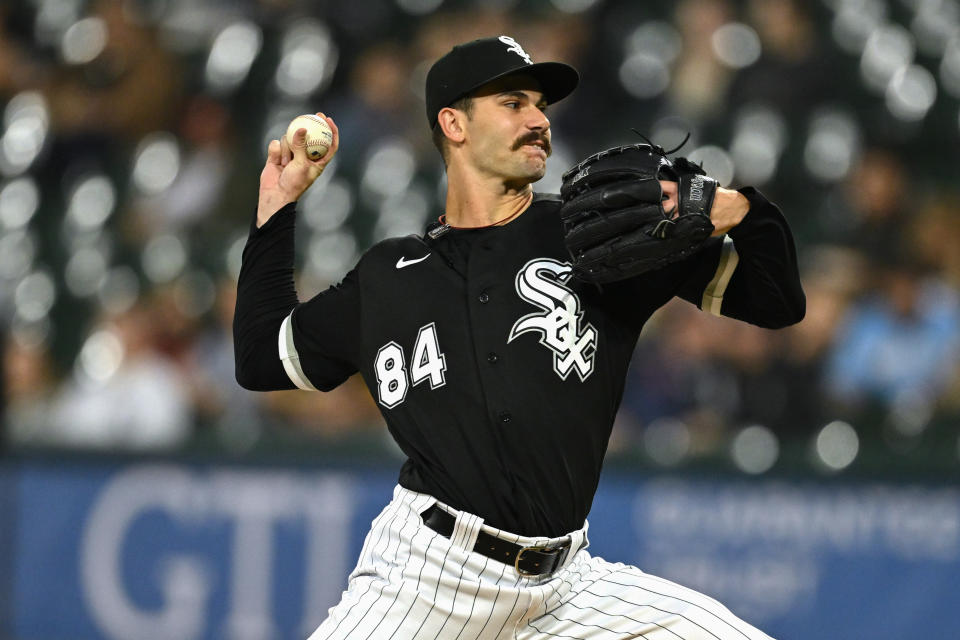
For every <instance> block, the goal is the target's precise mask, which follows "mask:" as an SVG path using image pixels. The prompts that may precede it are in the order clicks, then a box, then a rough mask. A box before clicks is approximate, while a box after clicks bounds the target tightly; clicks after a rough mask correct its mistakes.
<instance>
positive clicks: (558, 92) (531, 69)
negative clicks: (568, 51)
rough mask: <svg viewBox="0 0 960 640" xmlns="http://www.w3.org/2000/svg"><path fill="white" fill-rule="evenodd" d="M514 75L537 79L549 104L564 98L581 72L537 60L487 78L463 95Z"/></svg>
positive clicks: (566, 66)
mask: <svg viewBox="0 0 960 640" xmlns="http://www.w3.org/2000/svg"><path fill="white" fill-rule="evenodd" d="M514 75H527V76H530V77H532V78H533V79H534V80H536V81H537V84H539V85H540V91H541V92H542V93H543V97H544V99H545V100H546V101H547V104H553V103H554V102H557V101H559V100H563V99H564V98H566V97H567V96H568V95H570V94H571V93H573V90H574V89H576V88H577V85H578V84H580V74H579V73H578V72H577V70H576V69H574V68H573V67H571V66H570V65H568V64H564V63H562V62H537V63H535V64H530V65H527V66H524V67H520V68H517V69H511V70H510V71H506V72H504V73H501V74H500V75H498V76H494V77H492V78H487V79H486V80H484V81H483V82H482V83H480V84H478V85H477V86H475V87H471V88H470V89H469V90H468V91H466V92H465V93H464V94H463V95H469V94H471V93H473V92H474V91H476V90H477V89H479V88H480V87H482V86H483V85H485V84H489V83H491V82H493V81H494V80H499V79H501V78H506V77H508V76H514Z"/></svg>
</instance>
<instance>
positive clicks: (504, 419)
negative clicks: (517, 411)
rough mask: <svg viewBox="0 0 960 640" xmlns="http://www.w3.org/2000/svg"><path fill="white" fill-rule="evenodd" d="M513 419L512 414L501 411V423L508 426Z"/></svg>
mask: <svg viewBox="0 0 960 640" xmlns="http://www.w3.org/2000/svg"><path fill="white" fill-rule="evenodd" d="M512 419H513V416H512V415H510V412H509V411H501V412H500V422H502V423H504V424H506V423H508V422H510V421H511V420H512Z"/></svg>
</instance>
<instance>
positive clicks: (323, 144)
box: [287, 114, 333, 160]
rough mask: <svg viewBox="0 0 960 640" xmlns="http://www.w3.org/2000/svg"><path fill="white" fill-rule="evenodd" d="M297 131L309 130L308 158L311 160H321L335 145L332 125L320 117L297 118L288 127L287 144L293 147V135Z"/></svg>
mask: <svg viewBox="0 0 960 640" xmlns="http://www.w3.org/2000/svg"><path fill="white" fill-rule="evenodd" d="M297 129H306V130H307V157H308V158H310V159H311V160H319V159H320V158H322V157H323V156H325V155H327V149H329V148H330V145H331V144H332V143H333V131H331V130H330V125H328V124H327V121H326V120H324V119H323V118H321V117H320V116H315V115H313V114H306V115H302V116H297V117H296V118H294V119H293V121H291V122H290V126H289V127H287V144H289V145H290V147H291V148H292V147H293V134H295V133H296V132H297Z"/></svg>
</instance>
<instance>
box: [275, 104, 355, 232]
mask: <svg viewBox="0 0 960 640" xmlns="http://www.w3.org/2000/svg"><path fill="white" fill-rule="evenodd" d="M317 116H318V117H320V118H323V119H324V120H325V121H326V123H327V124H328V125H329V127H330V130H331V132H332V134H333V135H332V141H331V143H330V148H329V150H328V151H327V153H326V154H325V155H324V156H323V157H321V158H319V159H317V160H311V159H310V158H309V156H308V154H307V130H306V129H304V128H300V129H298V130H297V131H296V132H295V133H294V134H293V140H292V141H291V143H290V144H288V143H287V136H283V137H281V138H280V139H279V140H271V141H270V144H269V145H268V147H267V161H266V163H265V164H264V167H263V171H262V172H261V174H260V198H259V202H258V207H257V226H262V225H263V224H264V223H265V222H266V221H267V220H269V219H270V218H271V217H272V216H273V214H274V213H276V212H277V210H279V209H280V208H282V207H283V206H284V205H286V204H288V203H290V202H295V201H296V200H297V199H299V198H300V196H301V195H303V193H304V192H305V191H306V190H307V189H308V188H309V187H310V185H312V184H313V182H314V181H315V180H316V179H317V178H318V177H320V174H322V173H323V171H324V169H325V168H326V167H327V165H328V164H330V161H331V160H333V157H334V156H335V155H336V152H337V149H338V147H339V144H340V135H339V130H338V129H337V125H336V123H334V121H333V118H329V117H327V116H325V115H324V114H323V113H317Z"/></svg>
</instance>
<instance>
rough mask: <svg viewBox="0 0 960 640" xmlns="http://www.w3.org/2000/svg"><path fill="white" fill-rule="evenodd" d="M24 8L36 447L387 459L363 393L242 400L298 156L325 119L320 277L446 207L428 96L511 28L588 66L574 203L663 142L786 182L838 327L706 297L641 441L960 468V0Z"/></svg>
mask: <svg viewBox="0 0 960 640" xmlns="http://www.w3.org/2000/svg"><path fill="white" fill-rule="evenodd" d="M650 5H651V3H638V2H633V1H630V0H549V1H548V0H497V1H495V2H480V1H479V0H476V1H474V2H469V1H466V0H461V1H459V2H455V1H449V0H448V1H444V0H359V1H357V2H352V3H333V2H306V1H298V0H244V1H240V2H224V1H221V2H203V1H201V0H91V1H86V0H14V1H12V2H5V3H4V4H3V5H2V6H0V107H2V108H3V122H2V137H0V176H2V180H0V331H2V336H3V360H2V362H3V364H2V373H3V380H4V383H3V393H2V400H0V402H2V403H3V433H4V437H3V440H4V441H5V442H6V445H5V446H6V447H7V448H9V449H13V450H26V449H32V448H34V447H57V448H70V449H73V448H76V449H79V450H98V451H100V450H107V451H118V450H122V451H171V450H173V451H182V450H196V449H197V448H203V449H211V450H214V451H228V452H239V453H244V452H248V451H254V452H257V451H269V450H271V448H274V447H279V446H282V444H278V443H292V446H293V447H294V448H296V449H298V450H304V447H306V448H307V450H309V449H310V447H311V446H312V445H316V448H326V447H329V446H331V445H333V444H344V443H351V442H363V443H366V444H365V446H367V445H368V444H369V443H374V445H375V446H379V447H381V448H382V449H383V450H384V451H389V450H390V446H389V445H388V444H387V442H388V440H387V434H386V432H385V429H384V428H383V424H382V419H381V418H380V415H379V412H378V411H377V408H376V406H375V404H374V403H373V401H372V400H371V399H370V396H369V394H368V393H367V391H366V389H365V387H364V386H363V384H362V381H360V380H358V379H357V378H356V377H354V378H352V379H351V380H350V381H349V382H348V383H347V384H345V385H343V386H342V387H341V388H339V389H337V390H335V391H334V392H331V393H327V394H321V393H304V392H298V391H297V392H295V391H291V392H278V393H270V394H254V393H250V392H246V391H244V390H242V389H241V388H240V387H239V386H238V385H237V384H236V383H235V381H234V377H233V353H232V338H231V321H232V313H233V303H234V296H235V280H236V275H237V271H238V269H239V261H240V251H241V250H242V247H243V243H244V241H245V238H246V234H247V231H248V229H249V225H250V223H251V222H252V218H253V213H254V211H253V209H254V203H255V196H256V188H257V180H258V175H259V170H260V167H261V166H262V162H263V157H264V153H265V149H266V144H267V142H268V141H269V140H270V139H272V138H277V137H279V136H280V135H282V133H283V131H284V130H285V129H286V125H287V123H288V122H289V120H290V119H291V118H292V117H293V116H294V115H297V114H300V113H309V112H314V111H320V110H322V111H324V112H325V113H327V114H328V115H332V116H333V117H334V118H335V119H336V121H337V123H338V125H339V127H340V131H341V140H342V142H341V149H340V153H339V154H338V156H337V159H336V160H335V161H334V163H333V164H332V165H331V166H330V168H329V169H328V171H327V172H325V174H324V175H323V177H322V178H321V179H320V181H319V182H318V184H316V185H314V187H313V188H312V189H311V191H310V192H308V194H307V196H305V198H304V201H303V203H302V205H301V207H300V213H299V216H300V221H299V226H298V254H299V255H298V261H299V262H298V264H299V265H300V267H299V269H298V285H299V287H298V288H299V291H300V295H301V299H305V298H307V297H309V296H310V295H312V294H313V293H315V292H318V291H320V290H322V289H323V288H325V287H326V286H328V285H329V284H331V283H333V282H336V281H337V279H338V278H339V276H340V275H342V274H344V273H346V271H347V270H348V269H349V268H351V267H352V265H353V263H354V262H355V261H356V259H357V258H358V256H359V255H360V254H361V253H362V251H363V250H364V249H365V248H366V247H367V246H369V245H370V244H371V243H373V242H376V241H378V240H380V239H382V238H385V237H389V236H393V235H398V234H405V233H417V232H419V231H420V230H422V227H423V225H424V224H425V223H426V221H428V220H429V219H432V218H434V217H436V216H437V215H438V214H439V213H440V212H441V211H442V200H441V197H442V193H443V191H442V183H443V168H442V163H441V162H440V158H439V156H438V154H437V153H436V151H435V149H434V148H433V146H432V144H431V142H430V137H429V131H428V128H427V123H426V118H425V113H424V105H423V101H422V97H421V96H422V85H423V79H424V76H425V72H426V69H427V67H428V66H429V64H430V62H431V61H432V60H434V59H436V58H437V57H439V56H440V55H442V54H443V53H444V52H446V51H447V50H448V49H449V48H450V47H451V46H452V45H453V44H455V43H457V42H460V41H464V40H468V39H471V38H474V37H481V36H487V35H492V34H500V33H506V34H509V35H511V36H513V37H515V38H516V39H517V40H518V41H519V42H521V43H522V44H523V46H524V47H525V49H526V50H527V51H528V52H529V53H531V54H532V56H533V58H534V59H535V60H548V59H558V60H563V61H566V62H569V63H571V64H573V65H574V66H576V67H577V68H578V69H579V70H580V72H581V76H582V81H581V85H580V88H579V89H578V90H577V92H576V93H575V94H574V95H573V96H572V97H571V98H569V99H567V100H565V101H564V102H562V103H560V104H558V105H556V107H555V108H553V109H552V110H551V112H550V117H551V121H552V126H553V130H554V157H553V158H552V160H551V169H550V171H549V172H548V174H547V176H546V177H545V178H544V180H543V181H542V182H541V183H540V184H539V185H538V190H540V191H556V190H557V188H558V186H559V179H560V178H559V176H560V174H561V173H562V172H563V170H564V169H565V168H566V167H567V166H569V165H571V164H572V163H573V162H574V161H575V160H576V159H577V158H579V157H581V156H584V155H587V154H589V153H593V152H595V151H598V150H600V149H602V148H604V147H606V146H611V145H614V144H626V143H631V142H634V141H638V140H637V138H636V136H635V134H634V133H632V132H631V131H630V129H631V128H635V129H637V130H639V131H641V132H643V133H645V135H647V136H648V137H650V138H651V139H653V140H654V141H656V142H657V143H659V144H661V145H663V146H664V147H666V148H670V147H672V146H675V145H676V144H678V143H679V142H680V141H681V140H683V138H684V137H685V136H686V135H687V134H688V133H689V134H690V139H689V141H688V142H687V143H686V145H685V146H684V147H683V149H682V150H681V151H680V152H679V153H680V154H683V155H688V156H689V157H691V158H693V159H694V160H696V161H699V162H702V163H703V164H704V167H705V168H706V169H707V170H708V172H709V173H711V174H712V175H715V176H717V177H718V178H719V179H720V181H721V182H722V183H724V184H726V185H727V186H732V187H736V186H741V185H747V184H750V185H754V186H757V187H758V188H760V189H761V190H762V191H763V192H764V193H766V194H767V195H768V196H769V197H770V198H771V199H772V200H774V201H775V202H777V203H779V204H780V205H781V207H782V209H783V210H784V212H785V214H786V216H787V218H788V219H789V220H790V222H791V225H792V227H793V228H794V231H795V234H796V237H797V241H798V250H799V255H800V259H801V266H802V272H803V279H804V286H805V290H806V293H807V299H808V311H807V317H806V319H805V320H804V321H803V322H802V323H800V324H799V325H797V326H795V327H791V328H790V329H787V330H784V331H778V332H771V331H766V330H762V329H758V328H756V327H752V326H748V325H744V324H741V323H736V322H733V321H729V320H725V319H721V318H714V317H711V316H708V315H707V314H704V313H702V312H700V311H699V310H697V309H696V308H695V307H693V306H692V305H689V304H688V303H684V302H679V301H675V302H673V303H671V304H669V305H668V306H667V307H666V308H664V309H663V310H661V312H659V313H658V314H657V315H656V316H655V317H654V319H653V320H652V321H651V323H650V324H649V326H648V327H647V328H646V330H645V332H644V335H643V336H642V337H641V339H640V342H639V344H638V345H637V353H636V357H635V358H634V361H633V365H632V369H631V372H630V378H629V380H628V386H627V390H626V393H625V397H624V402H623V407H622V410H621V413H620V417H619V419H618V424H617V427H616V429H615V434H614V438H613V440H612V442H611V449H612V450H613V451H614V452H616V453H619V454H623V455H624V456H626V457H628V458H629V457H631V456H637V457H638V459H642V460H643V461H644V462H645V463H652V464H656V465H662V466H671V465H680V464H684V463H688V462H690V461H696V460H698V459H717V458H718V457H720V458H723V459H724V460H729V461H732V463H733V464H735V465H736V466H737V467H739V468H740V469H742V470H744V471H748V472H754V473H757V472H763V471H766V470H767V469H770V468H772V467H774V466H775V465H777V464H778V461H780V464H781V466H782V465H784V464H788V463H787V462H783V460H788V458H789V456H788V455H787V453H786V452H790V451H793V452H798V451H800V452H804V453H803V456H807V454H808V453H809V452H813V453H814V454H817V455H813V456H812V457H810V458H806V457H804V458H803V459H804V460H806V461H808V462H810V463H811V464H813V465H814V466H817V467H818V468H820V469H824V470H833V471H836V470H838V469H842V468H845V467H846V466H847V465H850V464H851V463H853V462H854V461H855V460H857V459H858V455H859V456H860V458H859V459H860V460H863V459H866V458H868V457H869V456H873V458H872V459H873V460H875V461H876V462H875V464H877V465H878V466H879V467H882V468H888V467H889V468H896V467H897V465H898V463H905V464H906V463H908V462H910V461H913V462H914V463H916V464H918V465H919V466H924V465H931V466H934V467H937V468H940V469H943V468H952V469H954V470H955V469H956V467H957V466H958V465H960V366H958V364H960V252H958V251H957V250H956V247H958V246H960V228H958V227H960V225H958V224H957V221H958V219H960V187H958V186H957V180H956V166H957V161H958V160H960V158H958V152H957V150H958V148H960V145H958V142H960V7H958V4H957V2H956V1H955V0H942V1H937V2H926V1H924V0H822V1H817V2H802V1H801V0H749V1H747V0H745V1H741V2H737V1H734V0H679V1H678V2H676V3H661V5H662V6H659V7H654V6H650Z"/></svg>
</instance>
